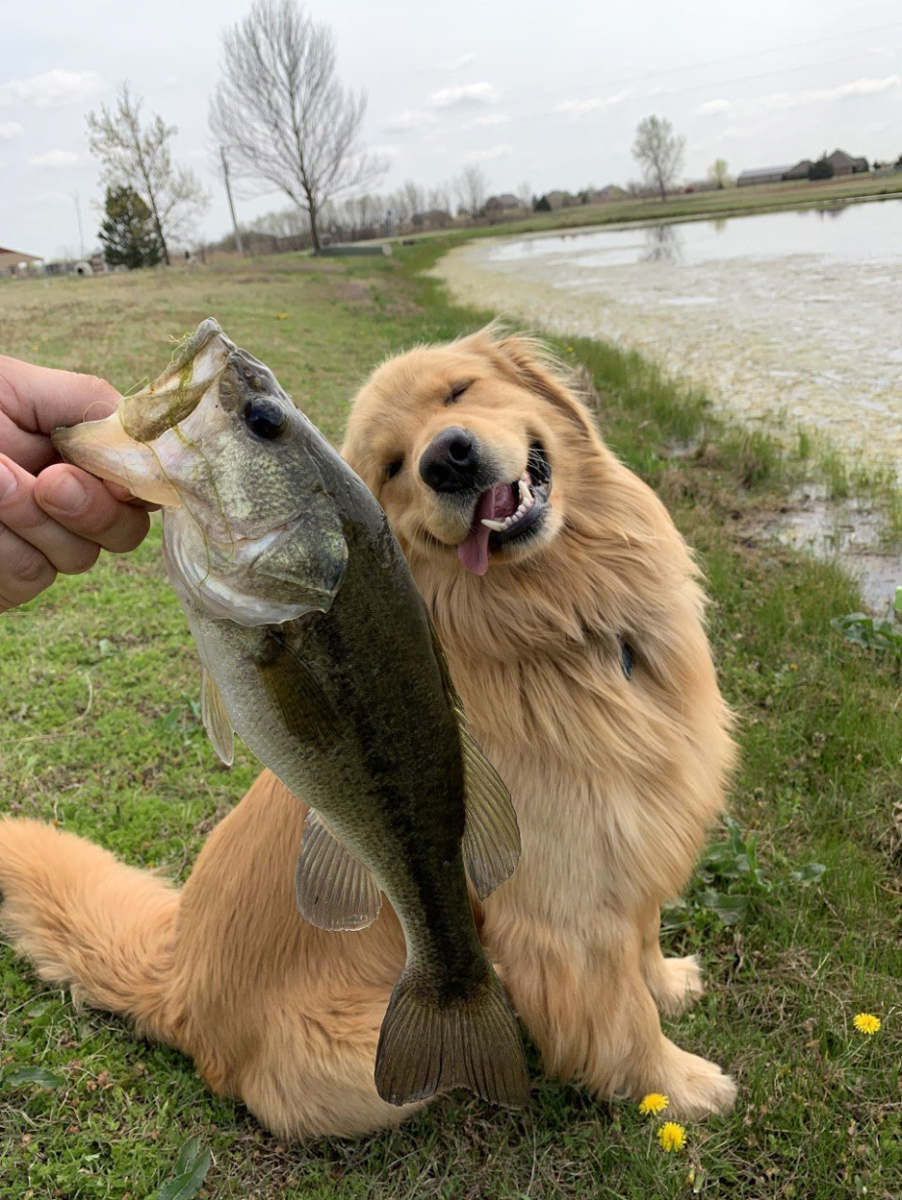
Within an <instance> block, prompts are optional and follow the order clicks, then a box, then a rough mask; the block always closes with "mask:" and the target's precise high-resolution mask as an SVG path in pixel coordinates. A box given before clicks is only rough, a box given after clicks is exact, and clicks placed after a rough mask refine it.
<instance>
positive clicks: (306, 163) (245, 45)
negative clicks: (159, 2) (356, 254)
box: [210, 0, 386, 250]
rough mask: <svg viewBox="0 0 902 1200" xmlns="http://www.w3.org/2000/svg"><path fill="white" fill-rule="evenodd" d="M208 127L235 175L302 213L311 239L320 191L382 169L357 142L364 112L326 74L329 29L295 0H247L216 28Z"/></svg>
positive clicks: (331, 66) (362, 104)
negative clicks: (235, 16)
mask: <svg viewBox="0 0 902 1200" xmlns="http://www.w3.org/2000/svg"><path fill="white" fill-rule="evenodd" d="M222 74H223V79H222V80H221V82H220V83H219V85H218V86H217V88H216V95H215V97H214V99H213V103H212V105H211V107H210V128H211V130H212V131H213V135H214V136H215V137H216V138H217V140H218V141H219V143H220V144H221V145H223V146H225V147H226V148H227V150H228V153H229V161H230V163H231V164H232V166H233V169H234V172H235V174H236V175H243V176H244V177H245V178H248V179H256V180H264V181H266V182H267V183H270V184H274V185H275V186H276V187H277V188H279V189H280V190H281V191H282V192H284V193H285V195H286V196H289V197H290V198H291V199H292V200H293V201H294V203H295V204H297V205H298V207H299V208H301V209H302V210H303V211H304V212H305V213H306V214H307V217H308V219H309V222H310V232H311V236H312V238H313V246H314V249H316V250H319V248H320V213H321V211H322V208H323V206H324V205H325V204H326V203H327V201H329V200H333V199H334V198H335V197H336V196H338V195H340V194H341V193H342V192H345V191H347V190H348V189H350V188H358V187H359V188H362V187H364V186H365V185H366V184H367V183H369V182H370V181H371V180H372V179H374V178H375V177H376V176H378V175H380V174H382V173H383V172H384V171H385V170H386V164H384V163H383V162H381V161H380V160H378V159H376V158H374V157H372V156H370V155H367V154H365V153H364V152H363V150H362V149H361V147H360V145H359V141H358V138H359V135H360V128H361V125H362V124H363V117H364V113H365V112H366V98H365V96H364V95H363V93H361V94H360V96H356V97H355V96H354V95H353V93H351V92H345V90H344V89H343V88H342V87H341V85H340V84H339V83H338V80H337V79H336V77H335V46H334V40H333V37H332V33H331V31H330V30H329V29H328V28H326V26H324V25H317V24H315V23H314V21H313V20H312V18H310V17H309V16H307V15H306V13H305V12H304V10H303V9H302V8H299V7H298V6H297V4H296V3H295V2H294V0H255V3H254V4H253V5H252V6H251V11H250V15H249V16H247V17H245V19H244V20H243V21H242V22H240V23H239V24H238V25H235V26H234V28H232V29H231V30H229V31H227V32H226V33H225V34H224V35H223V57H222Z"/></svg>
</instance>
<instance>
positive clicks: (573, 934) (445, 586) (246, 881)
mask: <svg viewBox="0 0 902 1200" xmlns="http://www.w3.org/2000/svg"><path fill="white" fill-rule="evenodd" d="M464 385H465V387H464ZM462 387H463V388H464V390H461V389H462ZM450 426H456V427H465V428H466V429H467V430H470V431H472V432H473V434H474V435H475V436H477V437H478V440H479V444H480V446H481V447H485V448H488V450H489V452H490V457H491V460H492V462H493V463H495V464H496V465H497V466H498V468H499V470H500V471H501V472H502V477H503V478H504V479H506V480H516V479H518V478H519V477H520V475H521V474H522V472H523V470H524V466H525V464H526V462H527V454H528V451H529V445H530V443H531V442H533V441H535V440H539V441H540V442H541V444H542V445H543V447H544V448H545V450H546V453H547V456H548V460H549V461H550V463H551V466H552V471H553V477H552V485H551V494H550V502H551V503H550V508H549V509H548V511H547V519H546V520H545V522H544V524H543V525H542V526H541V528H540V531H539V533H538V534H537V535H536V536H535V537H534V538H533V539H532V540H530V541H526V542H524V543H522V544H518V545H515V546H513V547H510V548H507V549H505V548H499V549H497V550H495V551H493V553H492V555H491V559H490V563H489V567H488V571H487V572H486V573H485V574H484V575H483V576H481V577H480V576H478V575H476V574H473V573H471V572H470V571H467V570H465V569H464V567H463V566H462V565H461V562H460V561H459V559H458V555H457V549H456V547H457V546H458V544H459V543H460V542H461V541H462V540H463V539H464V538H465V537H466V536H467V532H468V529H469V522H470V519H471V517H472V512H470V514H469V515H468V514H467V512H466V511H465V510H464V508H462V506H461V504H460V503H458V502H456V501H455V499H454V498H453V497H452V498H449V497H448V496H447V495H443V494H441V493H438V492H436V491H433V490H432V489H431V488H430V487H428V486H427V485H426V484H425V483H424V481H423V478H422V477H421V475H420V473H419V472H418V470H417V469H416V468H417V464H418V463H419V462H420V458H421V455H422V454H423V451H424V449H425V448H426V447H428V446H429V445H430V444H431V443H432V441H433V439H434V438H435V437H436V436H437V435H439V434H441V431H442V430H444V429H447V428H448V427H450ZM344 453H345V456H346V457H347V459H348V461H349V462H350V463H351V465H352V466H353V467H354V468H355V469H356V470H357V471H358V472H359V474H360V475H361V476H362V477H363V479H364V480H365V481H366V483H367V484H368V485H369V487H370V488H371V489H372V490H373V491H374V492H375V494H376V496H377V497H378V498H379V500H380V501H381V503H382V504H383V506H384V508H385V510H386V512H387V514H388V516H389V519H390V520H391V523H392V525H393V527H394V529H395V531H396V533H397V535H398V538H399V540H400V542H401V545H402V547H403V549H404V552H405V554H406V555H407V557H408V560H409V562H410V566H411V569H412V571H413V574H414V577H415V579H416V581H417V584H418V586H419V587H420V589H421V591H422V593H423V595H424V597H425V599H426V602H427V604H428V606H429V609H430V611H431V613H432V615H433V618H434V620H435V622H436V625H437V627H438V630H439V634H440V636H441V639H442V641H443V643H444V645H445V649H446V652H447V655H448V661H449V664H450V668H451V673H452V676H453V678H454V681H455V683H456V685H457V688H458V690H459V691H460V694H461V696H462V698H463V701H464V704H465V706H466V709H467V712H468V715H469V720H470V723H471V726H472V728H473V730H474V732H475V734H476V736H477V738H478V739H479V741H480V742H481V744H482V746H483V748H484V749H485V751H486V752H487V754H488V755H489V757H490V758H491V759H492V761H493V762H494V764H495V765H496V767H497V768H498V770H499V772H500V773H501V775H502V777H503V778H504V779H505V781H506V783H507V784H508V786H509V788H510V790H511V794H512V796H513V798H514V803H515V805H516V808H517V812H518V816H519V820H520V827H521V832H522V838H523V855H522V859H521V862H520V866H519V867H518V869H517V871H516V872H515V874H514V876H513V877H512V879H510V880H509V881H508V882H507V883H505V884H503V885H502V886H501V887H500V888H499V889H498V890H497V891H496V892H495V893H494V894H493V895H491V896H490V897H489V898H488V899H487V900H486V901H485V903H484V905H483V906H482V911H481V913H480V917H481V921H482V926H481V932H482V936H483V940H484V942H485V944H486V946H487V948H488V950H489V952H490V954H491V956H492V958H493V960H494V961H495V962H496V964H497V966H498V970H499V972H500V974H501V977H502V979H503V980H504V982H505V984H506V986H507V988H508V990H509V992H510V995H511V998H512V1001H513V1004H514V1006H515V1008H516V1010H517V1011H518V1013H519V1014H520V1017H521V1018H522V1020H523V1022H524V1023H525V1025H526V1027H527V1029H528V1030H529V1032H530V1033H531V1035H532V1036H533V1038H534V1039H535V1040H536V1042H537V1044H538V1046H539V1049H540V1051H541V1054H542V1060H543V1064H544V1067H545V1069H546V1070H547V1071H549V1072H550V1073H553V1074H555V1075H558V1076H560V1077H562V1078H565V1079H574V1080H577V1081H580V1082H582V1083H583V1084H584V1085H585V1086H586V1087H588V1088H589V1089H591V1090H592V1092H594V1093H595V1094H596V1095H598V1096H599V1097H610V1096H624V1097H630V1098H632V1099H638V1098H640V1097H641V1096H642V1095H644V1094H645V1093H647V1092H651V1091H658V1092H664V1093H666V1094H667V1095H668V1096H669V1097H670V1101H671V1111H672V1112H677V1113H680V1114H682V1115H684V1116H692V1117H695V1116H700V1115H702V1114H704V1113H708V1112H712V1111H720V1110H724V1109H726V1108H728V1107H729V1106H730V1105H731V1103H732V1101H733V1098H734V1094H735V1087H734V1085H733V1083H732V1081H731V1080H730V1079H729V1077H728V1076H725V1075H724V1074H722V1072H721V1071H720V1069H719V1068H718V1067H716V1066H715V1065H713V1064H712V1063H709V1062H706V1061H705V1060H704V1059H701V1058H699V1057H697V1056H695V1055H692V1054H689V1053H686V1052H685V1051H683V1050H680V1049H679V1048H678V1047H677V1046H675V1045H674V1044H673V1043H672V1042H671V1041H669V1040H668V1039H667V1038H666V1037H665V1036H664V1035H663V1033H662V1031H661V1027H660V1019H659V1015H658V1014H659V1010H660V1011H661V1012H664V1013H668V1014H672V1013H676V1012H678V1011H680V1010H681V1009H682V1008H683V1007H684V1006H685V1005H686V1004H687V1003H688V1002H689V1001H691V1000H692V999H694V998H695V997H697V996H698V995H699V994H700V993H701V990H702V989H701V981H700V976H699V971H698V966H697V964H696V962H695V960H694V959H692V958H688V959H666V958H664V957H663V955H662V953H661V950H660V946H659V941H658V926H659V907H660V905H661V904H662V903H663V902H665V901H666V900H668V899H670V898H671V897H674V896H675V895H677V894H678V892H679V891H680V889H681V888H682V887H683V886H684V885H685V883H686V881H687V878H688V876H689V874H690V871H691V868H692V864H693V860H694V858H695V856H696V854H697V853H698V851H699V849H700V848H701V846H702V844H703V842H704V838H705V834H706V830H707V828H708V826H709V824H710V823H711V821H712V820H713V819H714V817H715V816H716V814H717V812H718V811H719V809H720V807H721V804H722V801H723V792H724V786H725V781H726V778H727V775H728V772H729V768H730V766H731V764H732V761H733V754H734V751H733V745H732V742H731V740H730V737H729V733H728V729H729V724H730V722H729V714H728V712H727V709H726V707H725V705H724V703H723V701H722V699H721V697H720V694H719V692H718V688H717V683H716V679H715V674H714V669H713V666H712V662H711V655H710V652H709V648H708V645H707V641H706V638H705V634H704V630H703V625H702V616H703V598H702V594H701V591H700V589H699V587H698V584H697V582H696V571H695V568H694V565H693V562H692V559H691V557H690V554H689V552H688V551H687V549H686V546H685V544H684V542H683V540H682V538H681V537H680V535H679V534H678V533H677V531H676V529H675V528H674V525H673V523H672V521H671V520H670V518H669V516H668V515H667V513H666V511H665V509H664V507H663V506H662V504H661V503H660V501H659V500H658V499H657V497H656V496H655V495H654V493H653V492H652V491H651V490H650V489H649V488H648V487H647V486H646V485H645V484H644V483H642V482H641V481H640V480H639V479H638V478H637V477H636V476H635V475H633V474H632V473H631V472H630V471H629V470H627V469H626V468H625V467H624V466H623V465H622V464H621V463H619V462H618V461H617V459H616V458H615V457H614V456H613V455H612V454H611V453H610V452H609V451H608V450H607V449H606V447H605V446H604V444H603V443H602V441H601V439H600V438H599V436H598V434H597V432H596V430H595V428H594V426H593V424H592V422H591V420H590V418H589V415H588V412H587V410H586V408H585V407H584V406H583V404H582V403H581V401H580V400H579V399H578V398H577V396H576V394H575V391H574V389H573V387H572V386H571V384H570V383H569V382H568V380H567V379H566V378H565V377H564V376H563V374H562V373H561V372H560V371H559V370H558V369H557V368H556V367H555V366H554V364H553V363H550V362H549V361H548V360H547V359H546V358H545V356H543V354H542V353H541V351H540V350H539V349H538V348H537V347H536V346H535V345H534V344H533V343H532V342H530V341H529V340H527V339H523V338H517V337H507V336H504V335H503V334H501V333H499V332H498V331H497V330H496V329H494V328H489V329H488V330H483V331H481V332H480V333H477V334H474V335H472V336H471V337H468V338H464V339H462V340H460V341H458V342H455V343H453V344H451V345H446V346H432V347H422V348H419V349H415V350H413V351H411V352H409V353H407V354H404V355H401V356H399V357H397V358H394V359H391V360H389V361H388V362H387V363H385V364H384V365H383V366H382V367H380V368H379V369H378V370H377V371H376V372H375V373H374V374H373V376H372V377H371V378H370V379H369V380H368V381H367V383H366V384H365V385H364V386H363V388H362V390H361V391H360V393H359V395H358V396H357V398H356V400H355V403H354V406H353V409H352V413H351V417H350V420H349V424H348V430H347V437H346V442H345V446H344ZM624 646H628V647H629V648H630V651H631V654H632V657H633V660H634V661H633V667H632V671H631V673H630V674H629V677H628V674H627V670H625V668H624V658H623V655H624ZM304 816H305V809H304V807H303V805H301V804H300V803H299V802H298V801H297V800H295V799H294V798H293V797H291V796H290V794H289V793H288V792H287V791H286V789H285V788H284V787H283V786H282V785H281V784H280V783H279V782H278V781H277V780H275V779H274V778H273V776H271V775H270V774H269V773H268V772H265V771H264V772H263V774H262V775H261V776H260V778H259V779H258V780H257V782H256V783H255V784H254V785H253V787H252V788H251V789H250V791H249V792H248V794H247V795H246V796H245V797H244V799H243V800H242V801H241V802H240V804H238V805H237V806H236V808H235V809H234V810H233V811H232V812H231V813H230V814H229V816H227V817H226V818H225V819H224V820H223V821H222V822H221V823H220V825H219V826H218V827H217V828H216V829H215V830H214V831H213V833H212V834H211V835H210V837H209V839H208V841H207V843H206V845H205V846H204V848H203V850H202V851H201V854H200V855H199V857H198V860H197V863H196V865H195V867H194V870H193V871H192V873H191V876H190V878H189V880H188V882H187V883H186V885H185V887H184V888H183V889H182V890H181V892H179V891H177V890H175V889H173V888H171V887H169V886H167V885H166V884H165V883H164V882H163V881H161V880H159V879H158V878H156V877H155V876H153V875H151V874H149V873H147V872H143V871H139V870H136V869H134V868H131V867H127V866H124V865H123V864H121V863H119V862H117V861H116V860H115V859H114V858H113V856H112V855H110V854H108V853H107V852H106V851H105V850H102V849H100V848H99V847H97V846H94V845H92V844H90V843H89V842H86V841H84V840H83V839H80V838H77V837H75V836H73V835H72V834H68V833H62V832H59V831H57V830H55V829H53V828H50V827H48V826H44V825H41V824H40V823H38V822H31V821H22V820H12V819H7V820H4V821H2V822H0V891H2V893H3V897H4V903H3V905H2V908H0V920H2V923H3V926H4V928H5V930H6V931H7V934H8V935H9V936H10V937H11V939H12V941H13V944H14V945H15V946H16V947H17V948H18V949H19V950H20V951H21V952H22V953H23V954H25V955H27V956H28V957H30V958H31V959H32V960H33V961H34V963H35V964H36V966H37V969H38V971H39V973H40V974H41V975H42V977H43V978H45V979H48V980H52V981H53V982H56V983H60V984H68V985H70V986H71V987H72V990H73V994H74V995H75V996H76V998H79V999H82V1000H84V1001H86V1002H87V1003H89V1004H92V1005H94V1006H97V1007H101V1008H105V1009H109V1010H112V1011H114V1012H118V1013H121V1014H123V1015H125V1016H127V1017H130V1018H131V1019H132V1020H133V1021H134V1022H135V1024H136V1026H137V1028H138V1030H139V1031H140V1032H141V1033H143V1034H145V1035H146V1036H148V1037H152V1038H156V1039H159V1040H162V1041H164V1042H167V1043H169V1044H171V1045H174V1046H177V1047H178V1048H180V1049H181V1050H183V1051H184V1052H185V1053H186V1054H188V1055H190V1056H191V1057H192V1058H193V1059H194V1061H195V1064H196V1066H197V1068H198V1070H199V1071H200V1072H201V1074H202V1075H203V1076H204V1078H205V1079H206V1080H207V1082H208V1083H209V1085H210V1086H211V1087H212V1088H213V1089H214V1090H216V1091H219V1092H223V1093H226V1094H229V1095H232V1096H236V1097H238V1098H240V1099H241V1100H242V1101H243V1102H244V1103H245V1104H246V1105H247V1106H248V1108H249V1109H250V1110H251V1111H252V1112H253V1113H254V1114H255V1115H256V1116H257V1118H258V1119H259V1120H260V1121H261V1122H262V1123H263V1124H264V1125H266V1126H268V1127H269V1128H270V1129H272V1130H274V1131H275V1132H276V1133H277V1134H279V1135H280V1136H283V1137H310V1136H315V1135H320V1134H339V1135H348V1134H355V1133H360V1132H364V1131H367V1130H373V1129H378V1128H380V1127H383V1126H386V1125H389V1124H392V1123H395V1122H397V1121H398V1120H400V1119H401V1118H402V1117H403V1116H405V1115H406V1114H407V1113H409V1112H410V1111H411V1109H410V1108H407V1109H396V1108H392V1107H391V1106H390V1105H387V1104H385V1103H384V1102H383V1101H382V1100H380V1098H379V1097H378V1095H377V1094H376V1091H375V1088H374V1085H373V1062H374V1059H375V1051H376V1042H377V1037H378V1032H379V1027H380V1024H381V1021H382V1016H383V1014H384V1011H385V1006H386V1004H387V1002H388V997H389V994H390V992H391V989H392V987H393V985H394V983H395V980H396V979H397V976H398V974H399V972H400V969H401V966H402V963H403V960H404V941H403V937H402V934H401V931H400V928H399V926H398V923H397V920H396V918H395V917H394V915H393V914H392V913H391V911H390V909H388V906H387V905H386V906H385V907H384V908H383V915H382V916H381V917H380V919H379V920H378V921H377V922H376V923H375V924H374V925H373V926H371V927H370V928H369V929H366V930H364V931H362V932H360V933H354V934H334V933H326V932H323V931H321V930H318V929H315V928H313V927H312V926H310V925H307V924H305V922H304V921H302V920H301V918H300V917H299V915H298V913H297V910H296V908H295V902H294V895H293V875H294V867H295V860H296V857H297V851H298V847H299V845H300V840H301V834H302V828H303V822H304Z"/></svg>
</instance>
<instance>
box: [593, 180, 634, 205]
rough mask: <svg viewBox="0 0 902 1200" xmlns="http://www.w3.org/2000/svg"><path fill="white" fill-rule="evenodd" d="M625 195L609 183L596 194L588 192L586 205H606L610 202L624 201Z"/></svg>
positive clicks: (620, 189)
mask: <svg viewBox="0 0 902 1200" xmlns="http://www.w3.org/2000/svg"><path fill="white" fill-rule="evenodd" d="M626 198H627V193H626V192H625V191H624V190H623V188H622V187H618V186H617V184H616V183H609V184H607V185H606V186H605V187H603V188H599V190H598V191H597V192H589V197H588V200H587V203H588V204H607V203H609V202H610V201H611V200H625V199H626Z"/></svg>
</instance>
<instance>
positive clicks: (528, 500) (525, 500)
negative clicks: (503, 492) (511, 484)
mask: <svg viewBox="0 0 902 1200" xmlns="http://www.w3.org/2000/svg"><path fill="white" fill-rule="evenodd" d="M520 501H521V505H520V507H521V508H524V506H525V508H532V506H533V503H534V502H535V496H534V495H533V494H532V492H531V491H530V490H529V484H528V483H527V482H526V480H525V479H521V480H520ZM525 508H524V511H525Z"/></svg>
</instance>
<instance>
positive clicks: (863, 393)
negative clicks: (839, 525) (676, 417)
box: [436, 200, 902, 469]
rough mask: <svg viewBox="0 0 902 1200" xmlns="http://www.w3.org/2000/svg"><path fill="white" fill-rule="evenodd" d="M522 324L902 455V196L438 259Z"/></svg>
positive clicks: (520, 242) (777, 416) (793, 427)
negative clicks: (601, 341) (621, 349)
mask: <svg viewBox="0 0 902 1200" xmlns="http://www.w3.org/2000/svg"><path fill="white" fill-rule="evenodd" d="M436 274H438V275H439V276H440V277H442V278H444V279H445V280H446V281H447V282H448V283H449V285H450V287H451V289H452V291H453V292H454V293H455V294H456V295H457V296H459V297H460V298H461V299H462V300H464V301H466V302H468V303H474V304H477V305H480V306H482V307H489V308H493V309H495V310H496V311H499V312H501V313H504V314H506V315H507V316H508V317H509V319H510V320H511V321H512V322H513V323H515V324H517V325H520V326H524V327H526V328H529V329H532V330H536V329H543V328H544V329H549V330H551V331H553V332H559V333H562V334H575V335H576V334H580V335H584V336H587V337H596V338H605V339H608V340H612V341H614V342H617V343H620V344H622V345H625V346H630V347H635V348H637V349H640V350H642V351H644V352H645V353H648V354H650V355H651V356H652V357H655V358H657V359H658V360H660V361H661V362H663V363H664V365H665V366H667V367H668V368H669V369H671V370H672V371H674V372H676V373H679V374H682V375H684V376H687V377H688V378H689V379H690V380H692V381H693V382H695V383H698V384H700V385H702V386H704V387H705V388H706V389H707V391H708V392H709V394H710V395H711V396H712V398H713V399H714V401H715V402H716V403H717V404H719V405H721V406H722V407H723V408H724V409H726V410H728V411H730V412H731V413H733V414H734V415H736V416H738V417H740V418H741V419H742V420H744V421H746V422H747V423H749V424H752V425H759V426H763V427H766V428H768V429H769V430H771V431H777V432H781V433H782V434H783V435H784V436H785V437H786V438H787V439H788V440H792V439H794V438H795V437H796V436H797V435H798V432H799V430H806V431H807V432H809V433H811V434H815V435H824V436H825V437H826V438H827V439H828V440H829V441H830V442H832V443H833V444H835V445H836V446H837V447H839V448H840V449H841V450H843V451H845V452H846V453H847V454H848V455H849V456H850V457H851V458H853V459H855V460H859V461H864V462H865V463H868V464H878V465H887V466H890V467H892V468H893V469H898V468H899V467H900V465H902V201H900V200H887V201H883V202H875V203H867V204H852V205H847V206H845V207H841V208H839V207H831V208H830V209H827V210H821V211H819V210H815V209H807V210H804V211H800V212H779V213H767V214H762V215H756V216H747V217H731V218H728V219H723V220H717V221H714V220H707V219H706V220H701V221H688V222H681V223H678V224H670V225H664V226H644V227H636V226H630V227H624V228H620V229H610V228H608V229H601V230H598V229H592V230H578V231H574V232H568V233H566V234H560V233H556V234H553V235H529V236H526V237H520V238H507V239H492V240H488V239H486V240H482V241H480V242H475V243H472V244H470V245H469V246H465V247H462V248H461V249H459V250H455V251H453V252H452V253H451V254H449V255H447V256H446V257H445V258H444V259H443V260H442V261H441V263H440V264H439V265H438V267H437V268H436Z"/></svg>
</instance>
